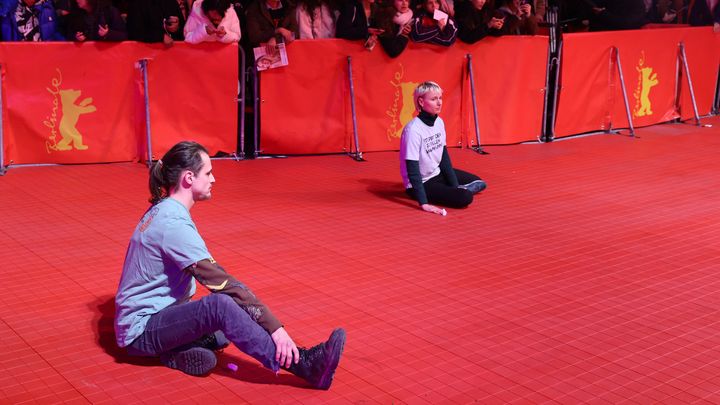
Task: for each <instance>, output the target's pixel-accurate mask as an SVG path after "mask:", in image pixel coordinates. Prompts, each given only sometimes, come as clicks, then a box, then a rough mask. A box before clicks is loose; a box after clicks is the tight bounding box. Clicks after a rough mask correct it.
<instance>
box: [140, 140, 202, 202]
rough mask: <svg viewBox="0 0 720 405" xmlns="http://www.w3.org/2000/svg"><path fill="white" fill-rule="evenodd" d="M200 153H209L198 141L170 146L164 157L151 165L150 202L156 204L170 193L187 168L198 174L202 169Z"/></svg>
mask: <svg viewBox="0 0 720 405" xmlns="http://www.w3.org/2000/svg"><path fill="white" fill-rule="evenodd" d="M200 153H205V154H207V153H208V151H207V149H205V147H204V146H202V145H200V144H199V143H197V142H192V141H183V142H180V143H177V144H175V146H173V147H172V148H170V150H169V151H167V153H165V155H164V156H163V157H162V159H160V160H158V161H157V162H155V163H153V165H152V166H151V167H150V182H149V186H150V200H149V201H150V203H151V204H153V205H155V204H157V203H159V202H160V201H161V200H162V199H163V198H166V197H167V196H168V195H170V191H171V190H172V189H173V188H174V187H175V186H177V184H178V181H179V180H180V174H181V173H182V172H183V171H185V170H190V171H191V172H193V173H195V174H197V173H198V172H200V169H202V166H203V161H202V155H201V154H200Z"/></svg>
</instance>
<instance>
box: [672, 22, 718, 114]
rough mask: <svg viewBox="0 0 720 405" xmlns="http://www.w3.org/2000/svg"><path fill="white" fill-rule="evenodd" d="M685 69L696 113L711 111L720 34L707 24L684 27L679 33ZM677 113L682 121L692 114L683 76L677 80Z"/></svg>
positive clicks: (716, 73) (688, 91) (690, 100)
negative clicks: (691, 84)
mask: <svg viewBox="0 0 720 405" xmlns="http://www.w3.org/2000/svg"><path fill="white" fill-rule="evenodd" d="M682 41H683V43H684V44H685V54H686V55H687V61H688V65H689V66H688V68H689V69H690V76H691V79H692V83H693V91H694V93H695V101H696V103H697V108H698V113H699V115H701V116H703V115H707V114H710V112H711V111H712V103H713V98H714V97H715V86H716V83H717V78H718V68H719V67H720V35H718V34H715V33H714V32H713V30H712V29H711V28H710V27H698V28H692V29H687V30H685V31H684V32H683V35H682ZM680 115H681V118H682V119H683V120H686V119H689V118H692V117H693V116H694V113H693V106H692V99H691V98H690V90H689V87H688V85H687V81H686V79H685V76H684V75H683V78H682V80H681V81H680Z"/></svg>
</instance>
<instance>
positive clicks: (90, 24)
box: [66, 0, 127, 42]
mask: <svg viewBox="0 0 720 405" xmlns="http://www.w3.org/2000/svg"><path fill="white" fill-rule="evenodd" d="M66 29H67V33H66V37H67V38H68V39H71V40H73V41H77V42H84V41H124V40H126V39H127V28H126V27H125V21H123V19H122V17H121V16H120V11H118V9H117V8H115V7H113V6H112V5H110V4H104V5H100V4H98V0H72V2H71V8H70V13H69V14H68V15H67V27H66Z"/></svg>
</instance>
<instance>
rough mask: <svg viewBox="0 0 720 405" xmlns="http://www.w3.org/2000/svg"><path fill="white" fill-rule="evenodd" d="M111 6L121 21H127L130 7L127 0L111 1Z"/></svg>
mask: <svg viewBox="0 0 720 405" xmlns="http://www.w3.org/2000/svg"><path fill="white" fill-rule="evenodd" d="M112 5H113V7H115V8H116V9H117V10H118V11H119V12H120V17H122V19H123V21H127V13H128V7H129V6H130V1H129V0H112Z"/></svg>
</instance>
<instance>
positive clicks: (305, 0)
mask: <svg viewBox="0 0 720 405" xmlns="http://www.w3.org/2000/svg"><path fill="white" fill-rule="evenodd" d="M295 15H296V18H297V22H298V35H297V36H298V38H300V39H323V38H335V14H334V13H333V9H332V7H331V5H330V3H329V2H328V1H327V0H298V2H297V6H296V8H295Z"/></svg>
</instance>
